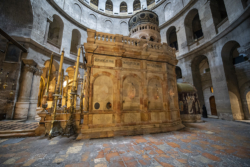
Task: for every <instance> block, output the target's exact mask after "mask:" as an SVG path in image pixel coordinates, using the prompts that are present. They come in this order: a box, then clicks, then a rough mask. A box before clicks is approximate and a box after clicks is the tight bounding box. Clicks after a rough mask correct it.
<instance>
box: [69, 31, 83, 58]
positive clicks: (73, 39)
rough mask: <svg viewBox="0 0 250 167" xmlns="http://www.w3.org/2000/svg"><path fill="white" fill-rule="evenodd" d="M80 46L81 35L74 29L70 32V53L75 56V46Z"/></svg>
mask: <svg viewBox="0 0 250 167" xmlns="http://www.w3.org/2000/svg"><path fill="white" fill-rule="evenodd" d="M80 44H81V33H80V32H79V31H78V30H77V29H74V30H73V31H72V37H71V46H70V53H71V54H77V46H78V45H80Z"/></svg>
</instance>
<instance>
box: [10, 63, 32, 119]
mask: <svg viewBox="0 0 250 167" xmlns="http://www.w3.org/2000/svg"><path fill="white" fill-rule="evenodd" d="M22 61H23V63H24V66H23V68H22V73H21V78H20V80H21V81H20V85H19V96H18V99H17V102H16V106H15V113H14V119H17V120H26V119H27V116H28V111H29V106H30V93H31V86H32V81H33V76H34V72H35V71H36V70H37V68H36V67H35V66H36V65H37V63H36V62H35V61H34V60H31V59H22Z"/></svg>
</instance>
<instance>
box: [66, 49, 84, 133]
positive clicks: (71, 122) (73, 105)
mask: <svg viewBox="0 0 250 167" xmlns="http://www.w3.org/2000/svg"><path fill="white" fill-rule="evenodd" d="M80 54H81V47H80V46H78V54H77V60H76V68H75V74H74V79H73V83H72V89H71V98H72V99H71V106H70V117H69V120H68V122H67V125H66V128H65V132H64V135H66V136H68V137H69V136H71V135H74V134H75V133H76V126H75V122H74V115H73V113H76V98H77V85H78V78H77V77H78V71H79V63H80Z"/></svg>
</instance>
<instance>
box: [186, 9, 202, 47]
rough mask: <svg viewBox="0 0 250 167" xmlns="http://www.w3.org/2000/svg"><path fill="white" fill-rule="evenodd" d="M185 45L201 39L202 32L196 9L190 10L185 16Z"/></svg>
mask: <svg viewBox="0 0 250 167" xmlns="http://www.w3.org/2000/svg"><path fill="white" fill-rule="evenodd" d="M184 24H185V30H186V36H187V43H188V44H191V43H192V42H194V41H196V40H198V39H199V38H202V37H203V31H202V26H201V21H200V17H199V13H198V10H197V9H192V10H191V11H190V12H189V13H188V14H187V16H186V18H185V20H184Z"/></svg>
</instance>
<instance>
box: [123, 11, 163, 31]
mask: <svg viewBox="0 0 250 167" xmlns="http://www.w3.org/2000/svg"><path fill="white" fill-rule="evenodd" d="M145 23H152V24H156V25H157V26H159V19H158V15H157V14H156V13H154V12H152V11H150V10H142V11H140V12H138V13H136V14H135V15H134V16H132V17H131V18H130V19H129V22H128V25H129V31H130V30H131V29H132V28H134V27H136V26H137V25H140V24H145Z"/></svg>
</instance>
